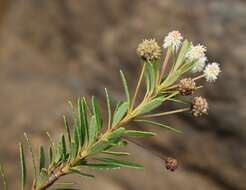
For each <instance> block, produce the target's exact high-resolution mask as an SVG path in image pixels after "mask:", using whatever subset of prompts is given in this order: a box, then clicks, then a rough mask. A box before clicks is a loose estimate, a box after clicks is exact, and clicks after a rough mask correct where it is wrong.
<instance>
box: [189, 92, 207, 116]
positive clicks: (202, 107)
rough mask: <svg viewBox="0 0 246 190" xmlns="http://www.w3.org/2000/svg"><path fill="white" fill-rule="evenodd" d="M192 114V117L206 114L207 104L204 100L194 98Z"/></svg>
mask: <svg viewBox="0 0 246 190" xmlns="http://www.w3.org/2000/svg"><path fill="white" fill-rule="evenodd" d="M191 110H192V114H193V115H194V116H196V117H197V116H200V115H202V114H207V113H208V102H207V100H206V99H205V98H202V97H201V96H199V97H195V98H194V99H193V101H192V108H191Z"/></svg>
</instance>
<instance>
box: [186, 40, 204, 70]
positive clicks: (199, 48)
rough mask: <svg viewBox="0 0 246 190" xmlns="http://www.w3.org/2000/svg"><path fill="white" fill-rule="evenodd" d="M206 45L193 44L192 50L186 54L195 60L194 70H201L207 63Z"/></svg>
mask: <svg viewBox="0 0 246 190" xmlns="http://www.w3.org/2000/svg"><path fill="white" fill-rule="evenodd" d="M206 51H207V49H206V47H205V46H203V45H200V44H198V45H196V46H193V45H192V46H191V47H190V50H189V51H188V52H187V54H186V58H187V59H188V60H190V61H195V63H194V67H193V68H192V72H193V73H196V72H201V71H202V70H203V68H204V66H205V63H206V61H207V57H206V54H205V53H206Z"/></svg>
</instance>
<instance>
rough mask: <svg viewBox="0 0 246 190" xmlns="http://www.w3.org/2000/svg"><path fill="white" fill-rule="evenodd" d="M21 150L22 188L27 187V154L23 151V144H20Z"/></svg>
mask: <svg viewBox="0 0 246 190" xmlns="http://www.w3.org/2000/svg"><path fill="white" fill-rule="evenodd" d="M19 151H20V163H21V184H22V185H21V187H22V190H24V189H25V186H26V161H25V155H24V151H23V145H22V144H21V143H20V144H19Z"/></svg>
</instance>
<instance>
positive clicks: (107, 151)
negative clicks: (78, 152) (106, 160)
mask: <svg viewBox="0 0 246 190" xmlns="http://www.w3.org/2000/svg"><path fill="white" fill-rule="evenodd" d="M102 153H103V154H110V155H113V156H128V155H130V153H128V152H116V151H109V150H106V151H102Z"/></svg>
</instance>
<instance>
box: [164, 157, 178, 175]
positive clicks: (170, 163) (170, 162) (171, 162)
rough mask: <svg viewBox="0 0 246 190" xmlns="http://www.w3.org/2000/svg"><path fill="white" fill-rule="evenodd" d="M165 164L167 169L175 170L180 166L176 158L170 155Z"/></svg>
mask: <svg viewBox="0 0 246 190" xmlns="http://www.w3.org/2000/svg"><path fill="white" fill-rule="evenodd" d="M165 166H166V169H167V170H170V171H172V172H174V171H175V170H176V169H177V168H178V161H177V160H176V159H174V158H171V157H168V158H167V159H166V160H165Z"/></svg>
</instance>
